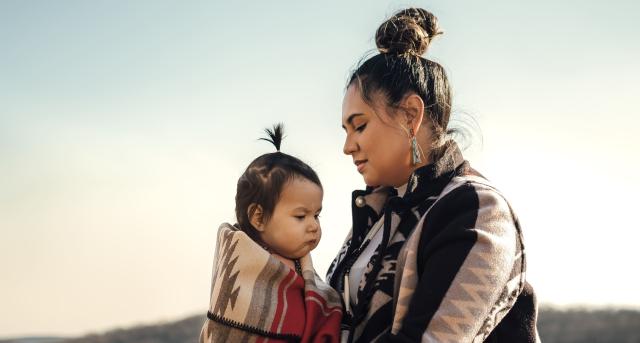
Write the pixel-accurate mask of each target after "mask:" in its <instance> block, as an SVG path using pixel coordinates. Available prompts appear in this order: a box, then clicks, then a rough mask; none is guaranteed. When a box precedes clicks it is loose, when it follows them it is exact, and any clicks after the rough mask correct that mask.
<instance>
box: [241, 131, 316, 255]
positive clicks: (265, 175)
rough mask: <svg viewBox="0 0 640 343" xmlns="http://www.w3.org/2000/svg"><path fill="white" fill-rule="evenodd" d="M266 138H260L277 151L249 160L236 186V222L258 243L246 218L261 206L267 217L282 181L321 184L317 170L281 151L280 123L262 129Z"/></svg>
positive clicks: (254, 229)
mask: <svg viewBox="0 0 640 343" xmlns="http://www.w3.org/2000/svg"><path fill="white" fill-rule="evenodd" d="M265 132H266V133H267V135H268V136H269V137H268V138H260V139H261V140H265V141H267V142H271V143H273V145H274V146H275V147H276V150H277V151H276V152H273V153H269V154H264V155H262V156H259V157H258V158H256V159H255V160H253V162H251V163H250V164H249V166H248V167H247V169H246V170H245V172H244V173H243V174H242V176H240V178H239V179H238V188H237V190H236V218H237V220H238V226H239V227H240V229H241V230H242V231H244V232H245V233H246V234H247V235H248V236H249V237H251V238H252V239H253V240H254V241H256V242H258V243H261V240H260V237H259V236H258V232H257V230H256V228H254V227H253V225H251V222H250V221H249V218H250V217H251V216H252V215H253V213H254V212H255V210H256V206H252V205H254V204H255V205H259V206H260V207H262V213H263V214H262V215H263V220H264V221H268V220H269V219H270V218H271V215H272V214H273V211H274V209H275V207H276V204H277V203H278V199H279V198H280V193H281V192H282V188H283V187H284V185H285V184H286V183H287V182H289V181H292V180H293V179H294V178H298V177H299V178H304V179H306V180H309V181H311V182H313V183H315V184H316V185H318V186H319V187H320V188H322V184H321V183H320V179H319V178H318V175H317V174H316V172H315V171H314V170H313V169H312V168H311V167H309V165H307V164H306V163H304V162H302V161H301V160H299V159H297V158H295V157H293V156H291V155H287V154H284V153H282V152H280V143H281V142H282V139H283V138H284V137H283V136H284V128H283V125H282V124H276V125H274V126H273V130H270V129H265Z"/></svg>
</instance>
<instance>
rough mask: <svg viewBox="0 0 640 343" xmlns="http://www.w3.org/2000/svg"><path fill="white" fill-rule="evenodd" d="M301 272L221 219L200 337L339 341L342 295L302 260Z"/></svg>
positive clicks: (203, 339)
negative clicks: (205, 317)
mask: <svg viewBox="0 0 640 343" xmlns="http://www.w3.org/2000/svg"><path fill="white" fill-rule="evenodd" d="M300 263H301V265H302V276H300V275H298V274H297V273H296V272H295V271H294V270H292V269H291V268H289V267H288V266H286V265H285V264H284V263H282V262H281V261H280V260H278V259H276V258H275V257H273V256H271V254H269V253H268V252H267V251H265V250H264V249H262V248H261V247H260V246H259V245H258V244H256V243H255V242H254V241H253V240H251V238H249V237H248V236H247V235H246V234H245V233H244V232H242V231H240V230H238V229H237V228H236V227H234V226H232V225H229V224H226V223H225V224H222V225H221V226H220V228H219V230H218V240H217V245H216V253H215V257H214V263H213V277H212V282H211V301H210V304H209V311H208V312H207V320H206V321H205V323H204V325H203V327H202V331H201V333H200V342H241V341H242V342H323V343H324V342H338V341H339V331H340V320H341V318H342V308H341V302H340V296H339V295H338V293H337V292H336V291H335V290H333V289H332V288H331V287H330V286H328V285H327V284H325V283H324V282H323V281H322V280H321V279H320V277H318V275H317V274H316V272H315V270H314V269H313V265H312V262H311V257H310V256H309V255H307V256H305V257H303V258H302V259H301V260H300Z"/></svg>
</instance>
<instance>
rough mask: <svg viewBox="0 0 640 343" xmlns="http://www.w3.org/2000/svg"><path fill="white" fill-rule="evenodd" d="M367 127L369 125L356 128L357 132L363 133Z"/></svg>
mask: <svg viewBox="0 0 640 343" xmlns="http://www.w3.org/2000/svg"><path fill="white" fill-rule="evenodd" d="M366 127H367V124H362V125H360V126H357V127H356V131H358V132H362V131H364V129H365V128H366Z"/></svg>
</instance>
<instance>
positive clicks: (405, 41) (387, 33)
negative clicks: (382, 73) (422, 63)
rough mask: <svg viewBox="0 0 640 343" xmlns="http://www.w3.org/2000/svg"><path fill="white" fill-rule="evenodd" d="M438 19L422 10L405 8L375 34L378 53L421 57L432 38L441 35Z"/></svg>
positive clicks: (383, 24)
mask: <svg viewBox="0 0 640 343" xmlns="http://www.w3.org/2000/svg"><path fill="white" fill-rule="evenodd" d="M442 33H443V32H442V31H441V30H440V28H439V27H438V18H436V16H435V15H433V14H432V13H431V12H429V11H427V10H424V9H422V8H415V7H412V8H407V9H404V10H401V11H399V12H398V13H396V14H394V15H393V16H392V17H391V18H389V19H387V20H386V21H385V22H384V23H382V25H380V27H379V28H378V31H377V32H376V46H377V47H378V50H379V51H380V53H389V54H398V55H402V54H412V55H417V56H422V55H423V54H424V53H425V52H426V51H427V49H428V48H429V44H430V43H431V40H432V39H433V37H435V36H437V35H439V34H442Z"/></svg>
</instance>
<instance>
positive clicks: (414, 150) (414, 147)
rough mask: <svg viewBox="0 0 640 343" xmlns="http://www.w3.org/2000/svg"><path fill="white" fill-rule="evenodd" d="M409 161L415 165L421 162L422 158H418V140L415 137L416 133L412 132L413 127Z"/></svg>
mask: <svg viewBox="0 0 640 343" xmlns="http://www.w3.org/2000/svg"><path fill="white" fill-rule="evenodd" d="M411 136H412V137H411V162H412V163H413V165H414V166H415V165H417V164H420V163H422V159H421V158H420V150H419V149H418V140H417V139H416V135H414V134H413V129H411Z"/></svg>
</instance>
